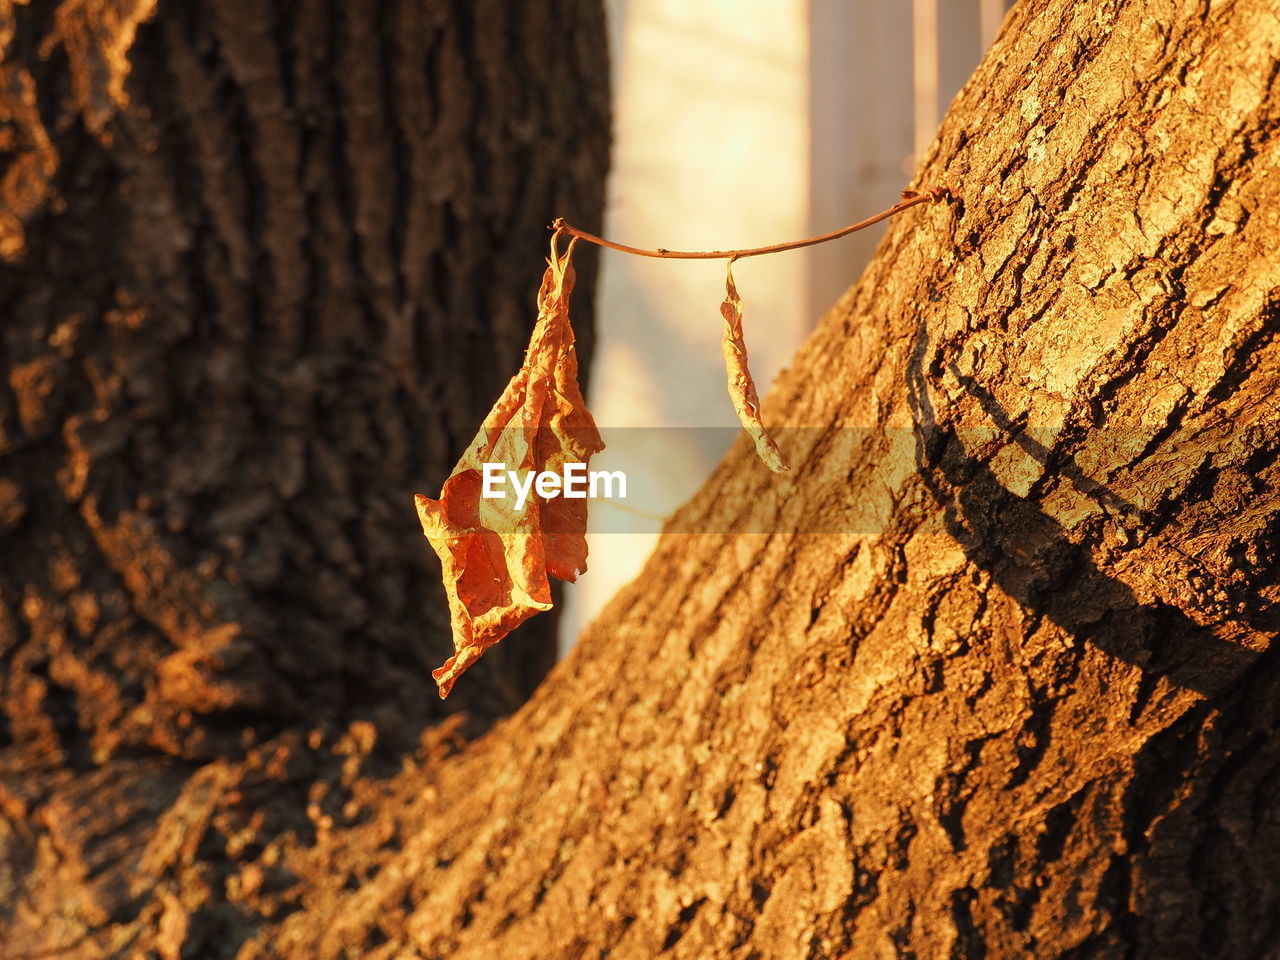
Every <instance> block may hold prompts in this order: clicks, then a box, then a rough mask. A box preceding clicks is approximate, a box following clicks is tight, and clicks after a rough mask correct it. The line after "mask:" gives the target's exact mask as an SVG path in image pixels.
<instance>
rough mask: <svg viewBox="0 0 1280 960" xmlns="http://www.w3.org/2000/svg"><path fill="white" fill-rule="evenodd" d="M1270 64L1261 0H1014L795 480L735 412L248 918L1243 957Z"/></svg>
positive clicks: (374, 928)
mask: <svg viewBox="0 0 1280 960" xmlns="http://www.w3.org/2000/svg"><path fill="white" fill-rule="evenodd" d="M1278 77H1280V18H1278V17H1277V16H1276V10H1275V5H1274V3H1273V2H1272V0H1236V2H1234V3H1232V2H1222V3H1198V2H1196V3H1193V2H1189V0H1185V2H1166V3H1154V2H1148V3H1139V2H1136V0H1130V2H1123V0H1121V2H1108V3H1102V4H1097V3H1091V4H1078V3H1072V2H1067V0H1024V2H1023V3H1020V4H1019V5H1018V6H1017V7H1016V8H1015V10H1014V11H1013V13H1012V15H1011V17H1010V20H1009V22H1008V23H1007V24H1006V25H1005V28H1004V30H1003V33H1002V35H1001V38H1000V39H999V41H998V42H997V43H996V45H995V47H994V48H993V49H992V50H991V52H990V54H989V55H988V57H987V59H986V61H985V62H984V64H983V65H982V66H981V68H980V69H979V70H978V72H977V74H976V75H975V77H974V78H973V80H972V81H971V82H970V83H969V84H968V86H967V87H966V88H965V90H964V91H963V93H962V94H961V95H960V97H959V98H958V99H957V101H956V103H955V104H954V105H953V107H952V110H951V112H950V114H949V116H948V118H947V120H946V122H945V123H944V125H943V127H942V129H941V132H940V134H939V136H938V139H937V141H936V143H935V144H934V147H933V149H932V151H931V153H930V154H929V156H928V157H927V159H926V162H925V164H924V166H923V168H922V170H921V172H920V174H919V176H918V178H917V181H916V186H917V187H918V188H921V189H925V188H932V187H937V186H942V185H944V186H946V187H947V188H949V190H950V192H951V194H952V199H951V200H950V202H948V203H946V204H938V205H931V206H926V207H917V208H915V209H913V210H912V211H911V212H909V213H907V214H904V215H903V216H901V217H900V218H899V219H897V220H896V221H895V225H894V227H893V228H892V229H891V230H890V233H889V236H888V238H887V239H886V240H885V242H884V244H883V245H882V247H881V248H880V251H879V254H878V256H877V258H876V260H875V261H874V263H873V264H872V265H871V267H870V269H869V270H868V272H867V274H866V275H865V276H864V277H863V278H862V281H861V282H860V284H859V285H857V286H856V287H855V288H854V289H853V291H852V292H851V293H850V294H849V295H848V296H846V297H845V298H844V299H842V300H841V302H840V303H839V304H838V305H837V307H836V308H835V309H834V310H833V311H832V312H831V313H830V314H829V315H828V316H827V317H826V318H825V320H824V321H823V323H822V324H821V326H820V328H819V330H818V331H817V332H816V334H815V335H814V337H813V338H812V340H811V341H810V342H809V343H808V345H807V346H806V347H805V348H804V349H803V350H802V351H801V352H800V354H799V356H798V358H797V359H796V361H795V363H794V365H793V367H792V369H791V371H790V372H789V373H787V374H786V375H784V376H783V378H782V380H781V382H780V383H779V384H778V386H777V387H776V388H775V389H774V391H773V393H772V395H771V398H770V400H769V401H768V402H767V403H766V404H765V414H766V417H765V419H766V421H767V422H769V423H771V424H789V425H793V426H797V427H810V428H814V429H812V430H810V431H799V430H796V431H791V432H789V433H788V432H783V433H781V434H780V437H781V445H782V446H783V450H784V453H785V454H786V455H787V456H788V459H789V460H790V461H791V463H792V465H793V467H794V471H795V479H794V480H793V481H791V482H790V483H789V482H788V481H785V480H782V481H779V480H776V479H774V477H773V476H772V475H771V474H769V473H768V471H766V470H765V469H764V468H763V466H762V465H761V464H759V463H758V462H756V460H755V455H754V453H753V452H752V451H751V450H750V449H749V447H748V445H747V444H746V443H745V442H744V443H742V444H739V445H738V447H737V448H736V449H735V450H734V451H733V452H732V453H731V454H730V455H729V456H728V458H727V459H726V461H725V462H724V464H723V465H722V466H721V468H720V469H719V470H718V471H717V473H716V474H715V476H714V477H713V478H712V479H711V481H710V482H709V483H708V485H707V487H706V488H705V489H704V490H703V491H702V492H701V493H700V494H699V495H698V496H697V497H696V498H695V500H694V501H693V502H692V503H691V504H690V505H689V506H688V507H686V508H685V509H684V510H683V511H682V512H681V513H680V514H679V515H678V516H677V518H676V520H675V522H674V525H675V527H676V528H677V529H680V530H684V531H699V530H701V531H717V530H718V531H721V532H720V533H715V532H706V533H703V534H702V535H697V534H696V533H695V534H688V535H684V534H682V535H680V536H668V537H667V538H665V539H664V540H663V541H662V543H661V544H660V546H659V547H658V549H657V552H656V553H655V555H654V557H653V558H652V559H651V561H650V562H649V565H648V567H647V568H646V570H645V572H644V574H643V575H642V576H641V577H640V578H639V580H638V581H637V582H636V583H634V584H633V585H631V586H630V587H629V588H627V589H626V590H624V591H623V592H622V594H621V595H620V596H619V597H618V598H617V599H616V600H615V601H614V603H613V604H612V605H611V606H610V607H609V608H608V610H607V611H606V612H605V613H604V614H603V616H602V617H601V618H600V620H599V621H598V622H597V623H595V624H594V625H593V626H592V627H591V628H590V629H588V630H587V632H586V634H585V636H584V637H583V638H582V640H581V642H580V644H579V645H578V647H577V648H576V649H575V651H574V652H573V654H572V655H571V656H570V657H569V658H568V659H567V660H566V662H564V663H563V664H561V665H560V666H558V667H557V668H556V669H555V670H554V671H553V672H552V673H551V675H550V676H549V678H548V680H547V681H546V682H545V683H544V684H543V686H542V687H541V688H540V689H539V690H538V692H537V693H536V694H535V695H534V697H533V699H532V700H531V702H530V703H529V704H528V705H527V706H526V707H525V708H524V709H523V710H522V711H521V712H520V713H518V714H517V715H516V716H515V717H514V718H512V719H511V720H509V721H506V722H504V723H503V724H501V725H500V726H499V727H498V728H496V729H495V731H494V732H493V733H491V734H490V735H488V736H487V737H485V738H484V739H482V740H480V741H478V742H476V743H472V744H470V745H467V746H466V747H465V748H464V749H462V750H461V751H460V752H458V753H457V754H456V755H453V756H450V757H448V758H447V759H444V758H442V754H443V753H444V752H446V751H445V750H444V749H443V748H442V747H440V746H438V745H427V746H428V748H429V749H426V750H424V752H423V753H421V754H420V755H419V757H418V759H417V760H416V761H415V762H414V763H413V764H412V765H410V766H409V767H408V768H407V769H406V770H405V771H404V772H403V773H402V774H401V775H400V776H399V777H398V778H396V779H395V780H393V781H391V782H389V783H388V784H387V785H386V786H385V788H384V790H383V792H382V793H381V794H378V795H375V794H373V793H372V792H371V793H370V795H369V800H368V802H367V805H366V806H365V807H364V808H363V809H362V810H360V811H354V810H353V811H349V812H351V813H352V814H353V816H352V818H351V819H350V820H349V821H348V823H349V824H350V825H349V826H348V827H347V828H345V829H341V830H338V829H335V830H334V831H333V832H331V833H330V834H329V835H327V836H326V837H324V838H322V839H321V840H319V841H318V842H317V843H316V844H315V846H314V847H311V848H308V849H305V850H304V849H302V848H301V847H299V849H298V850H297V852H296V853H295V854H293V855H292V857H291V858H287V859H286V861H285V862H287V863H289V864H290V865H291V869H292V870H294V871H295V872H296V873H297V874H299V875H301V876H305V877H307V880H306V881H305V882H304V883H302V884H300V886H299V888H298V889H299V891H300V895H301V897H302V900H301V902H302V906H303V909H302V910H300V911H299V912H297V913H295V914H294V915H292V916H289V917H287V918H285V919H284V920H283V921H282V922H281V923H280V924H279V926H278V927H276V928H275V929H271V930H268V931H264V932H263V933H262V934H260V936H259V938H258V939H257V940H256V941H255V942H254V943H253V944H251V945H250V946H247V947H246V948H245V949H244V951H243V953H242V957H244V958H250V957H266V956H277V955H283V956H289V957H298V958H302V957H338V956H363V957H369V958H375V957H376V958H383V957H424V958H425V957H450V958H455V960H462V958H475V960H481V958H492V957H503V958H525V957H527V958H538V960H548V958H566V960H568V958H580V957H590V958H596V957H609V958H610V960H619V958H652V957H655V956H664V957H677V958H678V957H688V958H706V957H737V958H744V960H745V958H773V957H777V958H788V960H794V958H803V957H810V958H818V957H821V958H839V957H846V956H847V957H859V958H861V957H868V958H872V957H875V958H879V957H899V958H907V957H919V958H926V957H928V958H934V957H944V958H945V957H951V958H977V957H988V958H990V957H1026V956H1035V957H1130V958H1134V957H1138V958H1153V960H1154V958H1168V957H1203V956H1223V957H1275V956H1280V882H1277V880H1276V879H1275V872H1274V864H1275V863H1276V862H1277V860H1278V859H1280V817H1278V816H1277V814H1276V810H1277V808H1278V807H1280V746H1277V744H1278V743H1280V741H1278V740H1277V737H1276V727H1277V720H1278V716H1277V714H1278V713H1280V660H1278V659H1277V657H1278V656H1280V652H1278V650H1277V648H1276V646H1275V645H1274V644H1273V642H1272V641H1273V639H1274V637H1275V635H1276V631H1277V627H1280V616H1278V607H1277V603H1278V602H1280V568H1278V565H1280V538H1278V536H1277V517H1278V515H1280V497H1278V496H1277V486H1278V484H1280V468H1278V467H1277V451H1278V449H1280V437H1278V436H1277V433H1278V431H1277V419H1278V418H1277V403H1276V400H1275V398H1276V396H1278V395H1280V362H1278V361H1280V344H1277V342H1276V338H1275V334H1276V331H1277V329H1278V328H1280V258H1277V257H1276V256H1275V249H1276V247H1277V245H1278V244H1280V137H1277V131H1280V81H1278V79H1277V78H1278ZM765 188H766V185H762V189H765ZM658 239H660V238H658ZM732 239H733V238H729V242H731V241H732ZM743 295H744V297H746V298H747V300H748V301H749V299H750V291H749V290H744V291H743ZM712 316H714V314H712ZM748 317H749V319H748V323H750V314H749V302H748ZM747 336H748V338H750V329H748V331H747ZM903 453H905V456H900V455H899V454H903ZM770 524H771V526H769V525H770ZM748 526H752V527H753V528H756V529H772V530H774V531H775V532H774V533H773V535H758V536H744V535H742V534H740V533H734V532H733V531H735V530H743V529H746V528H747V527H748ZM824 529H825V530H828V531H834V532H826V533H815V532H808V533H805V532H799V533H797V532H794V531H817V530H824ZM724 531H728V532H724ZM460 689H461V688H460Z"/></svg>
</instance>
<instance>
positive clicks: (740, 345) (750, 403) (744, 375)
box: [720, 260, 791, 473]
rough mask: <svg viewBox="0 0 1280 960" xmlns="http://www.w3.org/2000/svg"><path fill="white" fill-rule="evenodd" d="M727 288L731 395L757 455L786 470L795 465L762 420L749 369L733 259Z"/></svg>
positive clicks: (722, 307)
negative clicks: (774, 439)
mask: <svg viewBox="0 0 1280 960" xmlns="http://www.w3.org/2000/svg"><path fill="white" fill-rule="evenodd" d="M724 288H725V296H724V303H722V304H720V315H721V316H722V317H724V339H723V341H722V343H721V345H722V347H723V348H724V368H725V373H726V374H728V378H729V396H730V398H732V400H733V408H734V409H735V410H736V411H737V412H738V419H739V420H740V421H741V422H742V426H743V429H745V430H746V431H747V433H748V434H750V435H751V439H752V440H753V441H754V442H755V445H756V454H757V455H758V456H759V457H760V459H761V460H763V461H764V463H765V466H767V467H768V468H769V469H770V470H772V471H773V472H774V473H785V472H786V471H788V470H790V469H791V468H790V467H788V466H787V465H786V463H785V462H783V459H782V453H781V451H779V450H778V445H777V444H776V443H774V442H773V438H772V437H770V436H769V434H768V433H766V432H765V429H764V424H763V423H762V422H761V421H760V397H759V396H758V395H757V394H756V384H755V381H754V380H752V379H751V371H750V370H749V369H748V368H747V344H746V341H745V340H744V339H743V336H742V300H741V298H739V296H738V288H737V287H736V286H734V283H733V261H732V260H730V261H729V268H728V272H727V275H726V276H725V281H724Z"/></svg>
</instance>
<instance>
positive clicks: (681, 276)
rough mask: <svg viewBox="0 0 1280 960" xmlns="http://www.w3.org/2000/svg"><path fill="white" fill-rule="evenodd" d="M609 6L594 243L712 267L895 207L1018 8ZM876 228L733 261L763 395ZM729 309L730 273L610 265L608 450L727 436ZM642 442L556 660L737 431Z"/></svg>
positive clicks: (906, 2)
mask: <svg viewBox="0 0 1280 960" xmlns="http://www.w3.org/2000/svg"><path fill="white" fill-rule="evenodd" d="M605 6H606V11H607V14H608V24H609V43H610V50H609V53H610V62H611V64H612V73H613V117H614V120H613V138H614V139H613V160H612V170H611V173H610V177H609V187H608V193H607V198H606V208H605V229H604V235H605V236H606V237H608V238H609V239H611V240H616V241H619V242H621V243H627V244H631V245H633V246H639V247H646V248H653V247H660V246H661V247H667V248H669V249H673V250H708V249H725V248H727V247H752V246H762V245H765V244H769V243H776V242H780V241H784V240H793V239H799V238H802V237H807V236H812V235H815V234H819V233H825V232H827V231H829V230H834V229H837V228H839V227H842V226H845V225H846V224H850V223H853V222H855V221H857V220H861V219H863V218H864V217H867V216H870V215H872V214H874V213H877V212H878V211H880V210H882V209H884V208H885V207H888V206H890V205H891V204H892V203H894V201H896V200H897V199H898V194H899V192H900V191H901V190H902V188H903V187H904V186H905V185H906V183H907V181H908V180H909V179H910V177H911V174H912V172H913V171H914V169H915V167H916V157H917V156H919V155H921V154H922V153H923V152H924V150H925V149H926V148H927V147H928V145H929V143H930V141H932V139H933V135H934V131H935V130H936V129H937V126H938V123H939V122H940V120H941V118H942V115H943V114H944V113H945V111H946V108H947V105H948V103H950V101H951V98H952V97H953V96H955V94H956V93H957V92H958V91H959V89H960V87H961V86H962V85H963V84H964V82H965V81H966V80H967V79H968V77H969V75H970V73H971V72H972V71H973V69H974V67H975V66H977V64H978V61H979V60H980V59H981V57H982V54H983V52H984V51H985V50H986V48H987V47H988V46H989V45H990V43H991V41H992V40H993V39H995V36H996V33H997V32H998V31H999V28H1000V25H1001V23H1002V22H1003V20H1004V16H1005V13H1006V12H1007V10H1008V8H1009V7H1010V6H1012V0H845V2H841V0H808V2H804V0H793V2H789V3H778V2H776V0H703V2H701V3H696V4H690V3H686V2H683V0H606V5H605ZM884 230H885V224H879V225H877V226H875V227H873V228H871V229H869V230H866V231H863V232H861V233H858V234H855V235H853V236H851V237H849V238H847V239H844V240H840V241H837V242H835V243H830V244H824V245H822V246H818V247H812V248H809V249H806V250H800V251H795V252H792V253H785V254H778V255H776V256H769V257H760V258H755V259H750V260H745V261H742V262H740V263H737V264H735V265H734V278H735V280H736V281H737V286H738V289H739V291H740V293H741V294H742V297H743V302H744V306H745V310H746V322H745V329H746V338H747V346H748V349H749V352H750V360H751V370H752V373H753V374H754V375H755V379H756V382H757V384H758V385H759V387H760V394H761V396H764V394H765V393H766V392H767V388H768V385H769V384H770V383H771V382H772V381H773V379H774V377H776V376H777V374H778V373H779V372H780V371H781V370H782V368H783V367H784V366H785V365H786V364H787V362H788V360H789V359H790V357H791V355H792V354H793V353H794V352H795V350H796V348H797V347H798V346H799V345H800V343H801V342H802V341H803V340H804V338H805V337H806V336H807V335H808V333H809V331H810V330H811V329H813V327H814V326H815V325H816V323H817V321H818V319H819V318H820V317H821V316H822V314H823V313H824V312H825V311H826V310H827V308H828V307H829V306H831V305H832V304H833V303H834V302H835V300H836V299H837V298H838V297H839V296H840V294H841V293H843V292H844V290H845V289H846V288H847V287H848V286H849V284H850V282H851V280H852V279H855V278H856V277H857V276H858V275H859V274H860V273H861V271H862V268H863V267H864V266H865V265H866V262H867V261H868V260H869V259H870V257H871V254H872V253H873V252H874V250H875V247H876V244H878V243H879V241H880V238H881V236H882V235H883V233H884ZM723 296H724V265H723V264H722V263H719V262H714V261H663V260H652V259H645V258H641V257H632V256H626V255H624V254H617V253H608V252H606V253H604V254H603V256H602V257H601V278H600V287H599V294H598V299H597V304H598V306H597V313H596V336H597V340H596V343H597V346H596V354H595V360H594V365H593V367H592V372H591V382H590V390H589V393H588V398H589V402H590V404H591V408H592V410H593V412H594V413H595V417H596V420H597V422H598V423H599V424H600V426H601V427H602V428H606V437H607V436H608V429H607V428H619V427H647V428H653V427H730V426H733V425H734V424H736V423H737V420H736V417H735V416H734V412H733V407H732V405H731V403H730V401H729V398H728V394H727V392H726V390H725V384H724V368H723V360H722V358H721V353H720V334H721V321H720V315H719V303H720V300H721V299H722V298H723ZM637 436H639V434H637ZM643 436H644V437H645V438H652V441H651V442H652V443H653V444H654V445H655V447H658V446H660V449H654V450H653V451H652V454H651V455H649V456H637V449H636V446H635V445H634V444H632V445H631V446H630V447H629V449H628V450H626V451H625V452H624V451H621V450H618V449H617V448H616V445H615V449H614V450H613V451H612V454H613V455H612V456H611V451H610V450H606V451H605V452H604V453H603V454H601V455H600V456H599V457H597V458H596V459H595V460H593V462H592V468H593V469H601V470H616V469H623V470H625V471H626V472H627V474H628V479H629V483H630V489H629V491H628V493H629V496H628V499H627V500H626V501H625V503H622V504H620V503H619V502H618V501H609V500H596V501H594V502H593V504H592V509H591V514H590V532H589V535H588V539H589V548H590V561H589V563H590V571H589V573H588V574H587V575H586V576H585V577H583V578H582V580H581V581H579V583H577V584H575V585H570V586H568V587H567V588H566V598H567V602H566V607H565V611H564V617H563V619H562V620H561V627H560V645H561V652H562V653H563V652H564V651H565V650H567V649H568V648H569V647H570V646H571V645H572V644H573V641H574V639H575V638H576V637H577V635H578V632H579V631H580V630H581V629H582V627H584V626H585V625H586V623H587V622H588V621H589V620H590V619H591V618H592V617H593V616H594V615H595V614H596V613H597V612H598V611H599V610H600V609H601V607H602V606H603V605H604V604H605V602H606V601H607V600H608V599H609V598H610V597H611V596H612V595H613V594H614V592H616V590H617V589H618V587H620V586H621V585H623V584H624V583H626V582H627V581H628V580H630V579H631V578H632V577H634V576H635V575H636V573H638V572H639V570H640V567H641V566H642V565H643V563H644V560H645V558H646V557H647V556H648V555H649V552H650V551H651V549H652V547H653V545H654V543H655V541H656V539H657V534H658V531H659V529H660V528H661V525H662V521H663V518H664V517H665V516H666V515H667V514H669V513H670V512H671V511H672V510H674V509H675V508H676V507H677V506H679V505H680V504H681V503H682V502H684V501H685V500H686V499H688V498H689V497H690V496H691V495H692V494H693V493H694V491H696V490H697V489H698V487H699V486H700V485H701V484H702V482H703V480H704V479H705V478H706V477H707V475H708V474H709V473H710V471H711V469H712V467H714V465H715V463H716V462H717V461H718V459H719V458H720V456H721V454H722V453H723V452H724V451H723V448H721V449H712V447H714V446H715V441H714V440H712V438H719V439H720V440H721V441H722V442H724V443H727V442H729V441H730V440H731V438H732V436H733V434H732V432H730V431H685V432H683V433H682V432H681V431H679V430H673V431H668V432H663V431H658V430H646V431H644V433H643ZM682 436H683V437H688V438H689V441H688V442H687V443H686V444H684V445H683V447H682V445H681V444H682V441H681V437H682ZM694 437H696V438H697V442H694V440H693V438H694ZM709 441H710V442H709ZM637 442H643V441H639V440H638V441H637ZM637 531H644V532H637Z"/></svg>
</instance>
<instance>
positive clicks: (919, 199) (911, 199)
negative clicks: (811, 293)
mask: <svg viewBox="0 0 1280 960" xmlns="http://www.w3.org/2000/svg"><path fill="white" fill-rule="evenodd" d="M949 196H950V194H949V193H948V191H947V188H946V187H937V188H935V189H933V190H927V191H925V192H924V193H913V192H911V191H908V190H904V191H903V193H902V199H901V200H899V201H898V202H897V203H895V204H894V205H893V206H892V207H890V208H889V209H888V210H882V211H880V212H879V213H877V214H876V215H875V216H874V217H868V218H867V219H866V220H859V221H858V222H857V223H854V224H850V225H849V226H847V227H841V228H840V229H839V230H833V231H831V232H830V233H824V234H822V235H821V236H817V237H809V238H808V239H807V240H792V241H790V242H789V243H775V244H772V245H770V246H767V247H752V248H751V249H749V250H705V251H691V250H667V249H666V248H665V247H658V248H657V249H656V250H643V249H641V248H640V247H629V246H627V245H626V244H625V243H614V242H613V241H612V240H606V239H604V238H603V237H597V236H596V235H595V234H593V233H587V231H585V230H579V229H578V228H577V227H575V226H572V225H570V224H568V223H565V220H564V217H560V218H558V219H557V220H556V221H555V223H553V224H551V228H552V229H554V230H555V231H556V232H558V233H559V232H564V233H567V234H569V235H570V236H574V237H577V238H578V239H580V240H585V241H587V243H594V244H596V245H597V246H601V247H608V248H609V249H610V250H617V251H619V252H620V253H631V254H635V255H636V256H637V257H657V258H659V259H663V260H725V259H730V260H741V259H742V258H743V257H758V256H760V255H761V254H764V253H782V252H783V251H784V250H799V249H800V248H801V247H812V246H813V245H814V244H817V243H826V242H827V241H828V240H839V239H840V238H841V237H844V236H848V235H849V234H851V233H855V232H856V231H858V230H862V229H864V228H866V227H869V226H871V225H872V224H874V223H879V222H880V221H881V220H887V219H889V217H892V216H893V215H894V214H895V213H901V212H902V211H903V210H906V209H907V208H908V207H914V206H915V205H916V204H919V203H931V202H932V203H937V202H940V201H943V200H946V199H948V197H949Z"/></svg>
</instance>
